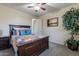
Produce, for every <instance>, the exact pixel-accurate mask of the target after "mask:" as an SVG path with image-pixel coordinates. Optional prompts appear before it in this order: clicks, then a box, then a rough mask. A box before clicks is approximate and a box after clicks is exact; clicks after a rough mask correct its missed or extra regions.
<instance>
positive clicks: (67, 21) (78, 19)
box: [62, 8, 79, 50]
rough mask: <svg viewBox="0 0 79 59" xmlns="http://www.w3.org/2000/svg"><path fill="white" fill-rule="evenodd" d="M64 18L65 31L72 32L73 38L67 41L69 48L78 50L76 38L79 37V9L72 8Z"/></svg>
mask: <svg viewBox="0 0 79 59" xmlns="http://www.w3.org/2000/svg"><path fill="white" fill-rule="evenodd" d="M62 18H63V25H64V27H65V29H66V30H69V31H70V32H71V33H70V34H71V38H69V39H67V40H66V43H67V45H68V48H70V49H72V50H77V49H78V45H77V41H76V39H75V36H76V35H78V32H79V9H76V8H71V9H70V10H69V11H67V12H66V13H65V14H64V15H63V17H62Z"/></svg>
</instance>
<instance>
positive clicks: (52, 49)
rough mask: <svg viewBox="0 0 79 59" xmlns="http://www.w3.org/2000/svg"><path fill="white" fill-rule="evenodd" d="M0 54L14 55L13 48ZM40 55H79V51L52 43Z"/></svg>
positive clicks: (1, 51) (0, 51)
mask: <svg viewBox="0 0 79 59" xmlns="http://www.w3.org/2000/svg"><path fill="white" fill-rule="evenodd" d="M0 56H14V54H13V51H12V49H11V48H10V49H6V50H0ZM39 56H79V51H71V50H70V49H68V48H67V47H65V46H62V45H58V44H54V43H50V44H49V49H47V50H45V51H44V52H43V53H41V54H40V55H39Z"/></svg>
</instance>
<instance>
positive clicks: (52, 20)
mask: <svg viewBox="0 0 79 59" xmlns="http://www.w3.org/2000/svg"><path fill="white" fill-rule="evenodd" d="M47 26H48V27H56V26H58V17H55V18H50V19H48V20H47Z"/></svg>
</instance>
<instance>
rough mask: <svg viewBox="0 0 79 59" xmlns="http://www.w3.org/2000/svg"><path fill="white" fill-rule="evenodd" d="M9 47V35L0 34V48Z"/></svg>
mask: <svg viewBox="0 0 79 59" xmlns="http://www.w3.org/2000/svg"><path fill="white" fill-rule="evenodd" d="M9 47H10V37H9V36H2V37H0V50H3V49H7V48H9Z"/></svg>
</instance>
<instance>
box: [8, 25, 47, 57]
mask: <svg viewBox="0 0 79 59" xmlns="http://www.w3.org/2000/svg"><path fill="white" fill-rule="evenodd" d="M13 28H30V26H25V25H9V29H10V37H11V36H12V30H13ZM48 39H49V37H48V36H47V37H44V38H40V39H37V40H35V41H34V42H30V43H28V44H24V45H21V46H18V51H17V54H18V55H19V56H38V55H40V54H41V53H42V52H43V51H45V50H46V49H48V47H49V42H48Z"/></svg>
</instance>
